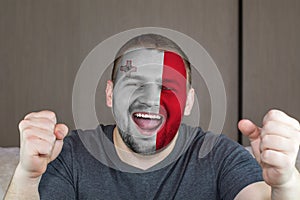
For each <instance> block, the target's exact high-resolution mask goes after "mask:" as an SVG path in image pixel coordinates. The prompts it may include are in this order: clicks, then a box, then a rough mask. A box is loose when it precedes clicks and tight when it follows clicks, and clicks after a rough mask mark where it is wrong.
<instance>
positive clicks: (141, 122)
mask: <svg viewBox="0 0 300 200" xmlns="http://www.w3.org/2000/svg"><path fill="white" fill-rule="evenodd" d="M134 122H135V123H136V124H137V125H138V126H139V127H140V128H141V129H143V130H148V131H150V130H155V129H156V128H157V127H158V126H159V125H160V120H156V119H145V118H137V117H134Z"/></svg>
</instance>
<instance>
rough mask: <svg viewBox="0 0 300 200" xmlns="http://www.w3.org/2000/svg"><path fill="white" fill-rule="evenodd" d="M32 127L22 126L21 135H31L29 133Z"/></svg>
mask: <svg viewBox="0 0 300 200" xmlns="http://www.w3.org/2000/svg"><path fill="white" fill-rule="evenodd" d="M32 131H33V130H32V127H26V128H24V129H23V130H22V135H23V137H24V138H28V137H30V136H31V134H32Z"/></svg>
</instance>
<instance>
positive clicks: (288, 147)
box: [236, 110, 300, 200]
mask: <svg viewBox="0 0 300 200" xmlns="http://www.w3.org/2000/svg"><path fill="white" fill-rule="evenodd" d="M239 129H240V130H241V131H242V132H243V134H244V135H246V136H248V137H249V139H250V141H251V146H252V150H253V153H254V156H255V158H256V160H257V161H258V162H259V163H260V165H261V167H262V170H263V177H264V180H265V183H254V184H252V185H250V186H248V187H246V188H244V189H243V190H242V191H241V192H240V193H239V194H238V195H237V197H236V199H237V200H238V199H262V200H263V199H272V200H279V199H285V200H293V199H295V200H296V199H299V197H300V190H299V187H300V186H299V185H300V175H299V172H298V170H297V169H296V167H295V163H296V158H297V154H298V150H299V144H300V125H299V122H298V121H297V120H295V119H293V118H291V117H289V116H287V115H286V114H285V113H283V112H281V111H278V110H271V111H270V112H269V113H268V114H267V115H266V116H265V117H264V120H263V127H262V128H259V127H257V126H256V125H254V124H253V123H252V122H251V121H249V120H242V121H241V122H240V123H239ZM255 193H256V194H255ZM253 195H258V196H257V197H256V198H253Z"/></svg>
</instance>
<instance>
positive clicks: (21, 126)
mask: <svg viewBox="0 0 300 200" xmlns="http://www.w3.org/2000/svg"><path fill="white" fill-rule="evenodd" d="M26 126H28V121H27V120H25V119H23V120H21V121H20V123H19V130H20V131H22V130H23V129H24V128H25V127H26Z"/></svg>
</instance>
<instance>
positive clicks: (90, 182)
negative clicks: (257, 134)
mask: <svg viewBox="0 0 300 200" xmlns="http://www.w3.org/2000/svg"><path fill="white" fill-rule="evenodd" d="M114 127H115V126H113V125H109V126H103V125H101V126H98V127H97V128H96V129H94V130H87V131H82V130H77V131H72V132H71V133H70V134H69V135H68V136H67V137H66V138H65V140H64V146H63V150H62V152H61V153H60V155H59V156H58V158H57V159H55V160H54V161H52V162H51V163H50V164H49V165H48V168H47V171H46V173H45V174H44V175H43V177H42V179H41V182H40V185H39V192H40V197H41V199H47V200H48V199H93V200H94V199H139V200H140V199H200V200H201V199H203V200H214V199H224V200H231V199H234V197H235V196H236V195H237V194H238V193H239V192H240V191H241V190H242V189H243V188H244V187H246V186H247V185H249V184H251V183H254V182H258V181H262V180H263V178H262V171H261V168H260V166H259V165H258V163H257V162H256V161H255V159H253V158H252V156H251V155H250V154H249V153H248V151H246V150H245V149H244V148H243V147H242V146H240V145H239V144H237V143H235V142H233V141H232V140H230V139H229V138H227V137H226V136H224V135H215V134H212V133H209V132H203V131H202V130H201V129H200V128H192V127H189V126H186V125H184V124H182V125H181V126H180V129H179V135H178V138H177V141H176V144H175V147H174V149H173V151H172V153H171V154H170V155H169V156H168V157H167V158H166V159H165V160H163V161H162V162H160V163H158V164H157V165H155V166H153V167H151V168H149V169H147V170H141V169H137V168H135V167H133V166H130V165H127V164H125V163H123V162H122V161H121V160H120V159H119V158H118V156H117V154H116V152H115V150H114V148H113V143H112V141H113V139H112V135H113V129H114ZM82 136H84V137H85V138H83V137H82ZM103 136H104V137H103ZM99 138H100V139H99ZM86 141H92V145H94V146H93V148H91V146H89V144H87V142H86ZM95 141H97V143H95ZM107 143H110V144H109V145H107ZM95 144H97V145H98V146H97V145H95ZM208 144H209V145H208ZM201 147H202V148H201ZM203 152H205V153H203Z"/></svg>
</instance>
